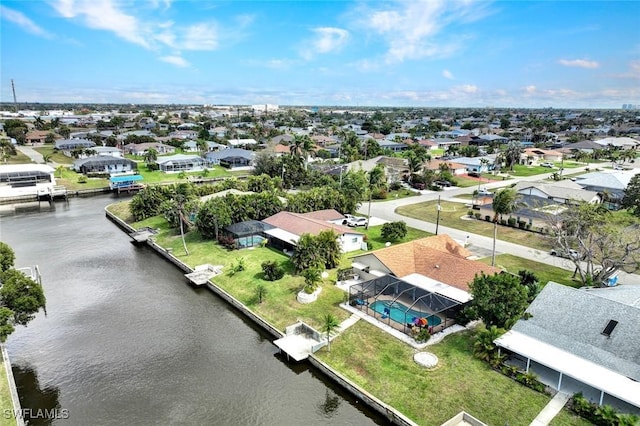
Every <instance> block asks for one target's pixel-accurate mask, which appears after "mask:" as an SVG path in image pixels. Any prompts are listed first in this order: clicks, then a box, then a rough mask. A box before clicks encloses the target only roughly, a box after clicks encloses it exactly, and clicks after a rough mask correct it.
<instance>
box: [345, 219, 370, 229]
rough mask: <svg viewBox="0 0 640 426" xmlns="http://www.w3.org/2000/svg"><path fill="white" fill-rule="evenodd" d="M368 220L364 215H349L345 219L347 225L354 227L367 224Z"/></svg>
mask: <svg viewBox="0 0 640 426" xmlns="http://www.w3.org/2000/svg"><path fill="white" fill-rule="evenodd" d="M368 222H369V220H368V219H367V218H366V217H351V218H349V219H347V226H350V227H352V228H355V227H356V226H367V223H368Z"/></svg>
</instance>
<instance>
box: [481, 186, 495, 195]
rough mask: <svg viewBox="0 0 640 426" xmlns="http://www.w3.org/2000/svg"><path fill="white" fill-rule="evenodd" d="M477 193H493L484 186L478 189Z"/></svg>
mask: <svg viewBox="0 0 640 426" xmlns="http://www.w3.org/2000/svg"><path fill="white" fill-rule="evenodd" d="M478 195H493V192H491V191H489V190H488V189H486V188H482V189H479V190H478Z"/></svg>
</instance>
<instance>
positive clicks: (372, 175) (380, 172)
mask: <svg viewBox="0 0 640 426" xmlns="http://www.w3.org/2000/svg"><path fill="white" fill-rule="evenodd" d="M384 183H386V179H385V176H384V169H383V168H382V166H381V165H380V164H378V165H377V166H375V167H374V168H373V169H372V170H371V171H370V172H369V182H368V184H369V212H368V213H367V216H368V217H369V219H371V200H372V198H373V191H375V190H376V189H378V188H380V187H381V186H382V185H383V184H384ZM365 229H369V220H367V224H366V225H365Z"/></svg>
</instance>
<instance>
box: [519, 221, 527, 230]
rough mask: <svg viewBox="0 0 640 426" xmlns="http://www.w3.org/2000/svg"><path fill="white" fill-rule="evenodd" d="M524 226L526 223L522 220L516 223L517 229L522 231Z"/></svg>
mask: <svg viewBox="0 0 640 426" xmlns="http://www.w3.org/2000/svg"><path fill="white" fill-rule="evenodd" d="M526 225H527V222H525V221H524V220H520V221H518V228H520V229H524V227H525V226H526Z"/></svg>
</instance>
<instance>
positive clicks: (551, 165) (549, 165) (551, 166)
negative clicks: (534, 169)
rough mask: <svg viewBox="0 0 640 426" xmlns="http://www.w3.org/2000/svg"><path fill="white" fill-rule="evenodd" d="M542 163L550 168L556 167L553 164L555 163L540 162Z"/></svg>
mask: <svg viewBox="0 0 640 426" xmlns="http://www.w3.org/2000/svg"><path fill="white" fill-rule="evenodd" d="M540 165H541V166H542V167H548V168H550V169H553V167H554V166H553V163H549V162H545V163H540Z"/></svg>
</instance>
